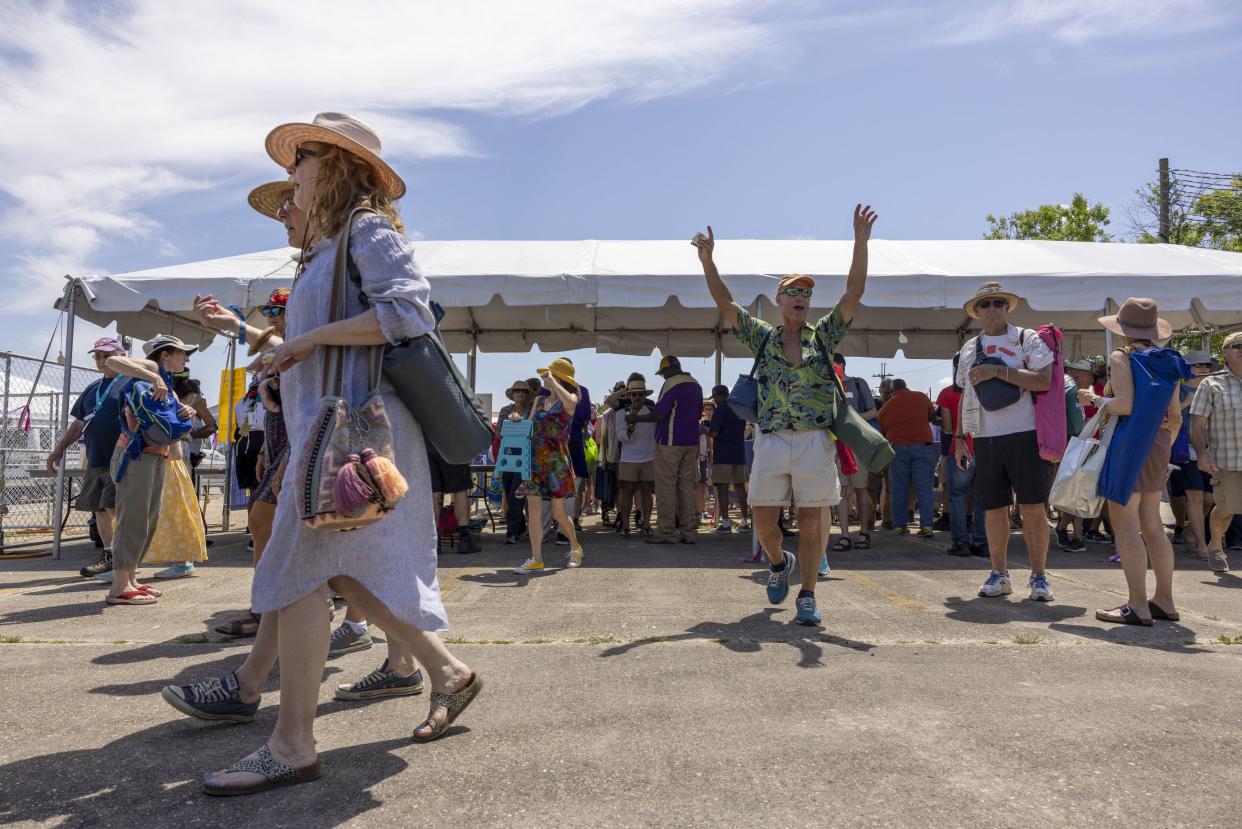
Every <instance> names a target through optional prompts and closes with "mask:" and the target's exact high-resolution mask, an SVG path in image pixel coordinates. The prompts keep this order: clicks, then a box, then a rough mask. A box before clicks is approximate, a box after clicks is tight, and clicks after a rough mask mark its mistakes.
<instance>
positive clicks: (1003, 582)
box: [979, 570, 1013, 599]
mask: <svg viewBox="0 0 1242 829" xmlns="http://www.w3.org/2000/svg"><path fill="white" fill-rule="evenodd" d="M1012 592H1013V583H1012V582H1011V581H1010V580H1009V574H1008V573H1001V572H999V571H997V570H993V571H992V573H991V575H989V576H988V580H987V581H985V582H984V583H983V587H980V588H979V597H980V598H983V599H994V598H996V597H998V596H1007V595H1009V594H1010V593H1012Z"/></svg>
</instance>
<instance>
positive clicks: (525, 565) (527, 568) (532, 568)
mask: <svg viewBox="0 0 1242 829" xmlns="http://www.w3.org/2000/svg"><path fill="white" fill-rule="evenodd" d="M543 571H544V566H543V562H542V561H535V560H534V559H533V558H528V559H526V561H524V562H522V563H521V565H519V566H518V567H514V568H513V572H515V573H517V574H519V575H522V576H527V575H530V574H531V573H542V572H543Z"/></svg>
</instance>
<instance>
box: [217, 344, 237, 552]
mask: <svg viewBox="0 0 1242 829" xmlns="http://www.w3.org/2000/svg"><path fill="white" fill-rule="evenodd" d="M236 363H237V340H236V339H232V338H231V339H229V373H228V377H227V379H226V381H225V388H227V389H228V394H227V395H226V397H227V398H228V405H229V412H230V414H229V420H230V421H231V420H232V419H233V418H234V417H235V414H233V413H234V412H235V411H236V409H237V401H236V400H234V399H233V369H234V366H235V365H236ZM233 428H237V424H236V423H234V424H233ZM225 437H227V438H228V439H229V440H228V442H227V443H225V452H224V509H223V513H222V517H221V520H220V524H221V529H222V531H223V532H228V531H229V505H230V504H231V503H232V501H233V454H234V453H235V452H236V451H237V444H235V443H234V442H233V436H232V435H226V436H225Z"/></svg>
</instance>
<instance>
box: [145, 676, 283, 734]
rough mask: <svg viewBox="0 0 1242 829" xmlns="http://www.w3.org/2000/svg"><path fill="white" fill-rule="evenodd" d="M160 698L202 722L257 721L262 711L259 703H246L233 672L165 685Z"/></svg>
mask: <svg viewBox="0 0 1242 829" xmlns="http://www.w3.org/2000/svg"><path fill="white" fill-rule="evenodd" d="M160 696H161V697H163V698H164V702H166V703H168V704H169V705H171V706H172V707H173V708H176V709H177V710H178V711H180V712H181V713H182V714H189V715H190V716H191V717H197V718H198V719H200V720H217V721H218V720H224V721H227V722H254V717H255V714H256V713H258V711H259V702H258V700H256V701H254V702H243V701H242V698H241V686H240V685H238V684H237V674H235V673H232V672H229V673H227V674H225V675H224V676H221V677H212V678H211V679H205V680H203V681H202V682H195V683H194V684H192V685H165V686H164V689H163V690H162V691H160Z"/></svg>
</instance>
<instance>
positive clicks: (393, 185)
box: [264, 112, 405, 199]
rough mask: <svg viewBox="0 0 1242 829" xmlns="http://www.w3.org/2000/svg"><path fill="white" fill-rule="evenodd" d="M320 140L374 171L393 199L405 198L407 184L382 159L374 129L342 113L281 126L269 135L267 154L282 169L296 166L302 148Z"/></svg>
mask: <svg viewBox="0 0 1242 829" xmlns="http://www.w3.org/2000/svg"><path fill="white" fill-rule="evenodd" d="M307 141H320V142H322V143H324V144H331V145H332V146H334V147H340V148H341V149H343V150H348V151H349V152H351V153H353V154H354V155H356V156H358V157H359V158H361V159H362V160H363V161H365V162H367V163H368V164H370V165H371V166H372V167H374V168H375V172H376V173H377V174H378V175H379V179H380V186H381V187H382V188H383V190H384V192H385V193H386V194H387V195H388V198H390V199H399V198H401V197H402V196H404V195H405V182H404V181H402V180H401V176H399V175H397V172H396V171H395V170H393V168H392V167H390V166H388V162H386V161H384V159H382V158H380V140H379V136H378V135H376V134H375V130H373V129H371V128H370V127H369V126H367V125H366V124H364V123H363V122H362V121H359V120H358V119H357V118H354V117H353V116H351V115H345V114H343V113H340V112H321V113H319V114H318V115H316V116H315V118H314V120H312V121H311V123H309V124H304V123H291V124H281V125H280V126H279V127H276V129H274V130H272V131H271V132H269V133H268V134H267V141H266V142H264V144H265V146H266V147H267V154H268V155H270V156H271V157H272V160H273V161H275V162H276V163H277V164H279V165H280V166H281V167H284V168H285V169H288V168H290V167H292V166H293V162H294V157H295V155H296V153H297V149H298V147H299V146H300V145H302V144H305V143H306V142H307Z"/></svg>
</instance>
